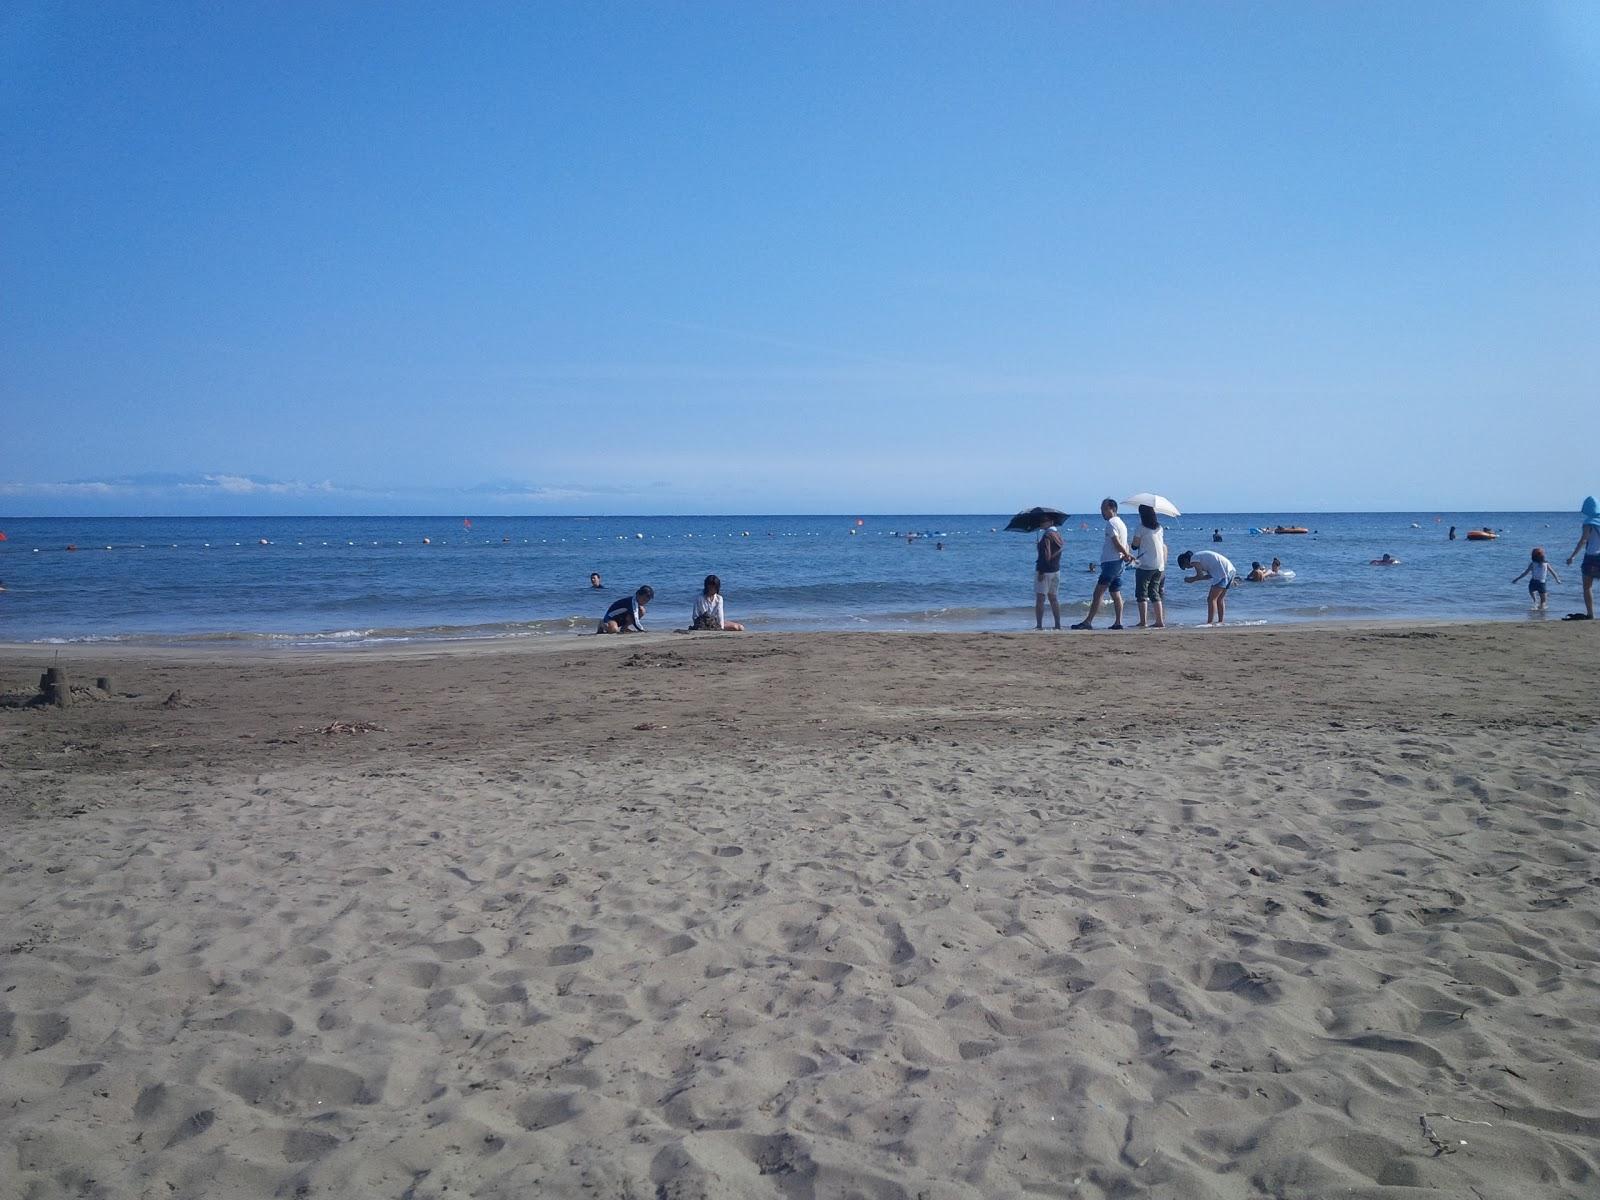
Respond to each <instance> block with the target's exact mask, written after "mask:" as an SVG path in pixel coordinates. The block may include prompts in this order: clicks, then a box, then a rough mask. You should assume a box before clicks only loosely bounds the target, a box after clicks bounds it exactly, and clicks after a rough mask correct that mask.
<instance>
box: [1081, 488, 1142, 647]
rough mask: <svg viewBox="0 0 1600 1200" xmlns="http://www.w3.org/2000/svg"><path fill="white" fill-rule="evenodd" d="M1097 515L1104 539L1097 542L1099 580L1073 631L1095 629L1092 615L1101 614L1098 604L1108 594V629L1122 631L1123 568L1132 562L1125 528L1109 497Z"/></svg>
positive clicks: (1101, 505) (1115, 505) (1103, 501)
mask: <svg viewBox="0 0 1600 1200" xmlns="http://www.w3.org/2000/svg"><path fill="white" fill-rule="evenodd" d="M1100 515H1101V516H1102V517H1103V518H1105V522H1106V533H1105V537H1104V538H1103V539H1102V540H1101V542H1100V578H1099V579H1097V580H1095V585H1094V599H1092V600H1090V601H1089V615H1088V616H1086V617H1085V618H1084V619H1083V620H1081V621H1079V622H1078V623H1077V624H1076V625H1074V626H1073V628H1074V629H1093V628H1094V618H1095V614H1096V613H1098V612H1099V611H1100V601H1101V600H1103V599H1105V595H1106V593H1107V592H1110V593H1111V607H1112V611H1113V612H1114V613H1115V614H1116V619H1115V620H1114V621H1112V623H1111V628H1113V629H1121V628H1122V568H1123V567H1125V566H1126V565H1127V564H1128V563H1131V562H1132V561H1133V555H1132V554H1131V553H1130V552H1129V550H1128V527H1127V525H1125V524H1124V523H1123V521H1122V518H1121V517H1119V516H1117V502H1116V501H1115V500H1113V499H1111V497H1109V496H1107V497H1106V498H1105V499H1104V500H1102V501H1100Z"/></svg>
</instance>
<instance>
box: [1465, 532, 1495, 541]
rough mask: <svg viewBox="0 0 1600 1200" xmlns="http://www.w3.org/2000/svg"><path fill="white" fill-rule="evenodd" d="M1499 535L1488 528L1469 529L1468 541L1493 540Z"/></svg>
mask: <svg viewBox="0 0 1600 1200" xmlns="http://www.w3.org/2000/svg"><path fill="white" fill-rule="evenodd" d="M1499 536H1500V535H1499V534H1498V533H1493V532H1491V531H1489V530H1487V529H1469V530H1467V541H1469V542H1492V541H1494V540H1495V538H1497V537H1499Z"/></svg>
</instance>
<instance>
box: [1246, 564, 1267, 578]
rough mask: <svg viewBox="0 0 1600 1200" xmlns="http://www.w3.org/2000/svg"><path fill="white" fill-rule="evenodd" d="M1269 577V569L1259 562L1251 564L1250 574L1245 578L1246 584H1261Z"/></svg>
mask: <svg viewBox="0 0 1600 1200" xmlns="http://www.w3.org/2000/svg"><path fill="white" fill-rule="evenodd" d="M1266 577H1267V569H1266V568H1265V567H1263V566H1262V565H1261V564H1260V563H1258V562H1253V563H1251V564H1250V574H1248V575H1246V576H1245V577H1244V579H1245V582H1246V583H1260V582H1261V581H1262V580H1263V579H1265V578H1266Z"/></svg>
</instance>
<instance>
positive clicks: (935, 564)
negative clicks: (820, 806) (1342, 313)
mask: <svg viewBox="0 0 1600 1200" xmlns="http://www.w3.org/2000/svg"><path fill="white" fill-rule="evenodd" d="M1008 516H1009V514H1006V515H965V516H962V515H945V516H928V515H903V516H866V517H861V518H857V517H854V516H815V517H794V516H788V517H760V516H749V517H592V518H576V517H477V518H472V525H471V527H470V528H469V527H467V526H466V525H465V524H464V519H463V518H462V517H459V516H458V517H218V518H179V517H150V518H48V519H47V518H10V519H5V520H0V530H3V531H4V533H5V534H6V540H5V541H4V542H0V581H3V583H4V586H5V588H6V590H5V591H4V592H0V641H8V642H44V643H50V642H74V641H107V640H115V641H130V642H153V643H174V642H176V643H188V642H206V641H225V640H244V641H252V642H262V643H268V644H277V645H285V646H315V645H353V644H384V643H393V642H397V641H416V640H430V639H433V640H450V639H469V638H505V637H545V636H562V635H567V636H570V635H572V634H576V633H587V632H589V631H591V630H592V629H593V628H594V626H595V622H596V620H597V618H598V617H599V615H600V613H601V612H603V611H604V609H605V607H606V604H607V603H608V602H609V601H611V600H612V599H614V598H616V597H618V596H621V595H624V594H626V593H628V592H631V591H632V590H633V589H634V588H635V587H637V586H638V585H640V584H642V583H648V584H650V585H652V586H653V587H654V588H655V590H656V601H655V604H654V605H652V606H651V609H650V614H649V617H648V618H647V621H646V624H647V625H649V626H652V627H654V628H658V629H668V628H673V627H680V628H681V627H683V626H685V625H686V624H687V623H688V614H689V606H690V603H691V602H692V599H693V597H694V595H695V594H696V592H698V590H699V586H700V581H701V579H702V578H703V577H704V576H705V575H706V574H708V573H711V572H715V573H716V574H718V575H720V576H721V577H722V581H723V594H724V596H725V597H726V605H727V612H728V616H729V618H730V619H731V620H737V621H742V622H744V623H745V624H746V625H748V626H749V627H750V628H751V629H758V630H803V629H843V630H936V629H962V630H1017V629H1025V628H1031V627H1032V624H1033V554H1034V551H1033V544H1034V540H1035V539H1034V537H1033V536H1031V535H1024V534H1015V533H1004V532H1000V531H1001V530H1003V528H1004V526H1005V523H1006V520H1007V517H1008ZM858 520H859V521H861V524H859V525H858V524H857V521H858ZM1163 523H1164V524H1165V525H1166V526H1167V530H1168V531H1167V545H1168V547H1169V550H1170V552H1171V556H1172V559H1173V560H1174V564H1173V566H1174V569H1173V570H1172V571H1171V572H1170V573H1169V582H1168V585H1167V607H1168V620H1169V622H1170V623H1174V624H1180V625H1192V624H1198V623H1202V622H1203V621H1204V620H1205V588H1204V586H1203V585H1198V584H1197V585H1185V584H1183V583H1182V582H1181V581H1180V580H1179V578H1178V576H1179V574H1180V573H1179V572H1177V571H1176V569H1175V560H1176V556H1177V553H1178V551H1180V550H1184V549H1195V550H1199V549H1210V548H1213V546H1212V542H1211V531H1212V530H1213V529H1214V528H1215V529H1221V530H1222V533H1223V538H1224V541H1223V544H1222V545H1221V546H1220V547H1215V548H1217V549H1220V550H1222V551H1223V552H1224V553H1225V554H1227V555H1228V557H1229V558H1231V559H1232V560H1233V562H1234V564H1235V565H1236V566H1238V567H1239V569H1240V571H1241V572H1245V571H1248V570H1249V567H1250V563H1251V561H1252V560H1259V561H1261V562H1263V563H1265V562H1268V561H1270V560H1271V559H1272V557H1273V556H1274V555H1277V556H1278V557H1280V558H1282V559H1283V561H1284V564H1285V566H1286V567H1288V568H1290V569H1292V570H1293V571H1294V572H1295V578H1294V579H1293V580H1291V581H1288V582H1282V583H1259V584H1248V583H1242V584H1240V586H1239V587H1237V588H1236V589H1235V590H1234V592H1233V593H1232V595H1231V597H1230V600H1229V606H1228V616H1229V619H1230V621H1233V622H1236V623H1255V622H1265V623H1268V624H1284V623H1292V622H1296V621H1323V622H1325V621H1339V620H1369V619H1386V618H1438V617H1444V618H1478V619H1491V620H1529V619H1539V618H1536V617H1533V616H1532V615H1531V614H1530V611H1529V609H1530V606H1529V598H1528V593H1527V588H1526V583H1525V582H1524V583H1519V584H1512V583H1511V582H1510V581H1511V578H1512V576H1514V575H1516V574H1518V573H1519V572H1520V571H1521V570H1522V568H1523V567H1524V566H1525V565H1526V564H1527V562H1528V557H1529V550H1530V549H1531V548H1532V547H1533V546H1536V545H1539V546H1543V547H1544V548H1545V551H1546V553H1547V555H1548V556H1549V558H1550V559H1551V560H1552V561H1553V562H1554V563H1555V564H1556V569H1557V571H1558V572H1559V573H1560V575H1561V577H1562V580H1563V582H1562V583H1561V584H1560V585H1555V586H1552V589H1551V596H1550V605H1549V614H1548V616H1547V617H1545V618H1543V619H1552V618H1556V617H1559V616H1561V615H1564V614H1565V613H1567V612H1570V611H1573V610H1574V609H1577V608H1581V595H1580V592H1579V582H1578V578H1577V575H1578V572H1577V569H1576V568H1575V567H1573V568H1568V567H1566V566H1565V559H1566V555H1567V553H1568V552H1569V551H1570V550H1571V548H1572V544H1573V543H1574V542H1575V541H1576V540H1577V536H1578V526H1579V520H1578V518H1577V516H1576V515H1574V514H1572V513H1528V512H1516V513H1512V512H1502V513H1494V512H1487V513H1270V514H1199V515H1186V516H1184V517H1182V518H1180V519H1177V520H1172V521H1164V522H1163ZM1278 524H1284V525H1304V526H1306V527H1307V528H1309V529H1310V530H1311V531H1312V532H1311V533H1309V534H1306V535H1304V536H1290V535H1267V536H1257V535H1252V534H1251V532H1250V530H1251V529H1252V528H1256V527H1263V526H1266V527H1271V526H1274V525H1278ZM1451 525H1455V526H1457V527H1458V530H1459V532H1460V533H1461V534H1463V535H1464V534H1465V532H1466V531H1467V530H1468V529H1474V528H1482V527H1484V526H1488V527H1490V528H1493V529H1495V530H1499V531H1501V534H1500V538H1499V539H1498V540H1497V541H1493V542H1469V541H1466V540H1464V539H1462V540H1457V541H1454V542H1451V541H1448V540H1447V539H1446V531H1447V530H1448V528H1449V527H1450V526H1451ZM1083 526H1086V527H1083ZM1101 528H1102V523H1101V522H1100V520H1099V519H1098V517H1097V516H1094V515H1092V514H1091V515H1090V516H1088V517H1082V518H1080V517H1077V516H1075V517H1073V518H1072V519H1071V520H1070V521H1068V522H1067V524H1066V526H1065V527H1064V529H1063V532H1064V533H1065V535H1066V541H1067V544H1066V551H1065V554H1064V556H1063V559H1062V580H1061V590H1062V595H1061V600H1062V609H1063V620H1064V621H1067V620H1072V621H1075V620H1078V619H1080V618H1081V617H1082V615H1083V613H1084V611H1085V609H1086V607H1087V602H1088V598H1089V595H1090V592H1091V591H1092V589H1093V578H1092V576H1091V575H1090V574H1089V570H1088V568H1089V564H1090V562H1091V561H1092V560H1094V559H1097V558H1098V556H1099V548H1100V537H1101ZM908 533H914V534H916V535H918V536H916V537H915V538H914V539H913V540H910V541H908V540H907V534H908ZM424 539H429V541H428V542H424ZM941 543H942V544H943V547H944V548H943V549H942V550H941V549H938V546H939V544H941ZM69 545H73V546H76V547H77V549H76V550H75V551H72V550H68V549H67V547H68V546H69ZM1385 552H1387V553H1390V554H1393V555H1395V556H1396V557H1398V558H1400V559H1401V560H1402V565H1400V566H1398V567H1373V566H1370V565H1369V560H1371V559H1373V558H1376V557H1379V556H1381V555H1382V554H1383V553H1385ZM591 571H599V572H600V573H601V574H602V576H603V577H604V582H605V588H604V590H603V591H600V592H595V591H593V590H591V589H590V587H589V585H588V575H589V572H591ZM1127 594H1128V597H1129V609H1130V614H1129V616H1128V618H1127V619H1128V620H1129V621H1130V622H1131V621H1133V620H1135V619H1137V618H1136V617H1135V616H1134V615H1132V577H1131V572H1130V573H1129V578H1128V585H1127ZM1047 616H1048V614H1047ZM1109 619H1110V617H1109V615H1108V614H1106V613H1103V614H1102V616H1101V618H1100V622H1101V623H1102V624H1103V623H1106V622H1108V621H1109Z"/></svg>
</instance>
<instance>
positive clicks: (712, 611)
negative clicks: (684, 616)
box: [689, 575, 744, 633]
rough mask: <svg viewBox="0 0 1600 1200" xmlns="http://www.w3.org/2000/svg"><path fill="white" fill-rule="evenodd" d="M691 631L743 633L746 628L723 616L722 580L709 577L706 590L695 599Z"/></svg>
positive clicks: (691, 615)
mask: <svg viewBox="0 0 1600 1200" xmlns="http://www.w3.org/2000/svg"><path fill="white" fill-rule="evenodd" d="M689 628H690V629H719V630H726V631H727V632H728V633H743V632H744V626H743V625H741V624H739V622H737V621H729V620H727V619H726V618H725V617H724V616H723V614H722V580H720V579H718V578H717V577H716V576H715V575H707V576H706V582H705V586H704V588H703V589H702V590H701V592H700V594H699V595H698V596H696V597H695V598H694V609H693V611H692V612H691V613H690V614H689Z"/></svg>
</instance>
